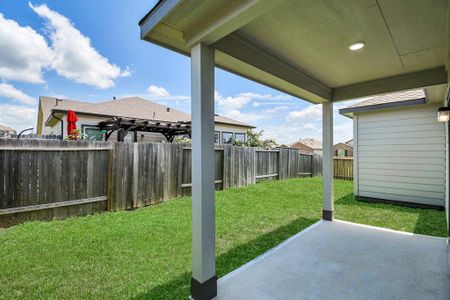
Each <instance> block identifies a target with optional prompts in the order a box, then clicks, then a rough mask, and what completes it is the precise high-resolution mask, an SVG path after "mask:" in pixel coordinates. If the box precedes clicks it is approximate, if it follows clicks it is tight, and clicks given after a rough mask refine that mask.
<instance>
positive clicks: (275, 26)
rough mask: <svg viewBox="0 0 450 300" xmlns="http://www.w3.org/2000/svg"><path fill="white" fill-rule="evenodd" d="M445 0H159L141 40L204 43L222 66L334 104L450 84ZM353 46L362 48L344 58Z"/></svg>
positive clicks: (173, 45)
mask: <svg viewBox="0 0 450 300" xmlns="http://www.w3.org/2000/svg"><path fill="white" fill-rule="evenodd" d="M268 3H270V4H268ZM448 3H449V1H448V0H430V1H423V0H396V1H392V0H345V1H342V0H279V1H264V0H241V1H223V0H208V1H205V0H178V1H177V0H163V1H160V2H159V3H158V5H157V7H156V8H155V9H154V10H153V15H152V13H150V14H149V15H147V16H146V17H145V18H144V19H143V20H142V21H141V23H140V25H141V38H142V39H145V40H147V41H151V42H153V43H156V44H159V45H162V46H164V47H167V48H169V49H172V50H175V51H177V52H180V53H183V54H185V55H189V54H190V47H191V46H192V45H193V44H195V43H198V42H202V43H205V44H208V45H211V46H212V47H214V48H215V49H216V50H217V51H216V52H217V53H216V65H217V66H218V67H221V68H223V69H226V70H229V71H231V72H233V73H236V74H239V75H242V76H244V77H246V78H249V79H252V80H254V81H257V82H260V83H262V84H265V85H268V86H271V87H273V88H275V89H278V90H281V91H283V92H286V93H289V94H291V95H294V96H298V97H300V98H303V99H305V100H307V101H310V102H313V103H320V102H323V101H329V100H333V101H339V100H345V99H351V98H355V97H362V96H369V95H373V94H380V93H386V92H391V91H396V90H401V89H413V88H420V87H422V88H427V87H430V86H434V85H442V84H447V75H445V76H442V74H443V73H445V69H444V68H445V67H446V62H447V60H448V42H447V39H448V37H447V27H448V19H447V14H448ZM158 10H160V11H161V12H164V13H165V15H164V16H162V17H161V14H159V15H158V14H157V13H155V12H157V11H158ZM357 41H364V42H365V43H366V47H364V48H363V49H362V50H360V51H350V50H349V49H348V47H349V45H350V44H352V43H354V42H357ZM438 69H441V71H436V70H438ZM433 70H434V71H433ZM422 71H426V72H422ZM428 71H430V72H428ZM428 73H430V74H434V75H433V79H429V80H427V79H426V78H419V77H420V76H421V75H422V74H428ZM409 78H412V79H413V80H412V81H409ZM390 79H394V80H390ZM399 79H400V80H399ZM380 83H381V84H380ZM397 83H401V84H400V85H396V84H397Z"/></svg>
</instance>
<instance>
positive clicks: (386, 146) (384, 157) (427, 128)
mask: <svg viewBox="0 0 450 300" xmlns="http://www.w3.org/2000/svg"><path fill="white" fill-rule="evenodd" d="M437 109H438V106H435V105H427V106H419V107H412V108H398V109H395V110H394V109H393V110H388V111H372V112H364V113H363V112H362V113H358V114H357V115H356V117H355V118H354V122H355V123H354V126H355V136H354V138H355V143H354V144H355V145H354V146H355V148H356V149H355V151H356V152H355V156H356V157H357V160H356V162H355V168H356V171H357V172H356V174H357V179H356V181H355V194H356V195H357V196H361V197H369V198H378V199H383V200H393V201H401V202H412V203H419V204H428V205H437V206H444V205H445V189H446V182H445V180H446V170H445V164H446V133H445V128H444V125H443V123H439V122H438V121H437V118H436V112H437Z"/></svg>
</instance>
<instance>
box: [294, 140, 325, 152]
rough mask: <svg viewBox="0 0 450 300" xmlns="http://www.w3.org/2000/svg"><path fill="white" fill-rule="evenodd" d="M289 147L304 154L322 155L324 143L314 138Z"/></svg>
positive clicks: (299, 141)
mask: <svg viewBox="0 0 450 300" xmlns="http://www.w3.org/2000/svg"><path fill="white" fill-rule="evenodd" d="M289 147H290V148H294V149H298V150H300V152H302V153H311V154H312V153H314V154H320V155H322V143H321V142H320V141H318V140H316V139H313V138H305V139H299V140H298V141H297V142H295V143H293V144H291V145H290V146H289Z"/></svg>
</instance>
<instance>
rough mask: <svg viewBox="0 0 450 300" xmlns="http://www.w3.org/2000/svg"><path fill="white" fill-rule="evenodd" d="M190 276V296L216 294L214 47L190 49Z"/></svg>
mask: <svg viewBox="0 0 450 300" xmlns="http://www.w3.org/2000/svg"><path fill="white" fill-rule="evenodd" d="M191 110H192V279H191V298H193V299H195V300H203V299H212V298H213V297H215V296H216V295H217V277H216V265H215V261H216V252H215V251H216V241H215V229H216V225H215V208H214V190H215V184H214V177H215V170H214V166H215V164H214V160H215V159H214V158H215V153H214V49H213V48H210V47H208V46H205V45H203V44H198V45H196V46H194V47H193V48H192V50H191Z"/></svg>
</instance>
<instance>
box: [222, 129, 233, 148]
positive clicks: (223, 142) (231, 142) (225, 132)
mask: <svg viewBox="0 0 450 300" xmlns="http://www.w3.org/2000/svg"><path fill="white" fill-rule="evenodd" d="M224 134H231V141H230V142H229V143H226V142H225V138H224ZM233 141H234V133H233V132H231V131H222V144H224V145H225V144H226V145H230V144H233Z"/></svg>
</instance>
